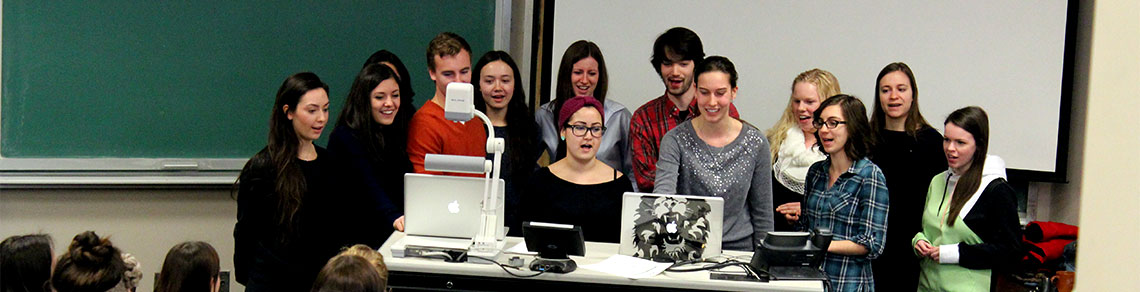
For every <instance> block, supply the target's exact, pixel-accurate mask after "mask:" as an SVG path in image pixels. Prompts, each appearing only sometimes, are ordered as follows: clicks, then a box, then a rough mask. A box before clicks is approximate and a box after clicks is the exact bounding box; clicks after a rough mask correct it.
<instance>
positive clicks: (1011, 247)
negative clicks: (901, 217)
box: [912, 107, 1021, 291]
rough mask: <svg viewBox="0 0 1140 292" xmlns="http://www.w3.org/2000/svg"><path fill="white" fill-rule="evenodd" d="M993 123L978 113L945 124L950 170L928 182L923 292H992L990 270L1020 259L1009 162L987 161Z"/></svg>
mask: <svg viewBox="0 0 1140 292" xmlns="http://www.w3.org/2000/svg"><path fill="white" fill-rule="evenodd" d="M988 146H989V118H988V117H987V116H986V112H985V111H983V110H982V109H981V108H979V107H966V108H962V109H959V110H956V111H954V112H953V113H951V114H950V116H949V117H947V118H946V135H945V138H944V139H943V142H942V149H943V150H944V152H945V153H946V162H947V164H949V165H950V169H949V170H947V171H944V172H942V173H941V174H938V175H937V176H935V177H934V178H933V179H931V181H930V188H929V189H928V191H927V194H926V208H925V210H924V211H923V214H922V232H919V233H918V234H916V235H915V236H914V239H913V240H912V243H913V245H914V252H915V254H916V255H918V256H919V257H921V258H922V260H921V263H920V266H921V269H922V270H921V273H920V275H919V279H918V282H919V283H918V290H919V291H989V289H990V278H991V269H1000V268H1003V267H1009V266H1011V265H1012V264H1014V263H1016V262H1017V260H1018V257H1019V255H1021V244H1020V239H1021V231H1020V223H1019V222H1018V217H1017V199H1016V198H1015V197H1014V192H1013V188H1011V187H1010V186H1009V184H1008V183H1006V181H1005V162H1004V161H1002V160H1001V158H999V157H997V156H987V155H986V150H987V148H988Z"/></svg>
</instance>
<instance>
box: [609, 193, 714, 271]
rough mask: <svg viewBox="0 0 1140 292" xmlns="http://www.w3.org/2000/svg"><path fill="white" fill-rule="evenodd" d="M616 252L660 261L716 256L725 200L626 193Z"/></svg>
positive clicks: (689, 259) (690, 259)
mask: <svg viewBox="0 0 1140 292" xmlns="http://www.w3.org/2000/svg"><path fill="white" fill-rule="evenodd" d="M621 218H622V219H621V220H622V221H621V232H622V234H621V245H620V246H619V250H618V252H619V253H620V254H623V255H628V256H633V257H639V258H644V259H649V260H654V261H659V262H679V261H692V260H700V259H704V258H709V257H714V256H719V255H720V252H721V235H723V234H722V232H723V231H722V230H723V224H724V200H723V199H721V198H718V197H702V196H683V195H663V194H647V193H634V192H629V193H625V195H624V197H623V198H622V207H621Z"/></svg>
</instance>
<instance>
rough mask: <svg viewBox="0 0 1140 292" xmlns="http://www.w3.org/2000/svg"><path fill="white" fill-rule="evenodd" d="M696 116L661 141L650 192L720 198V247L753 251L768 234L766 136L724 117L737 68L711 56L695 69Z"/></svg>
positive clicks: (769, 176)
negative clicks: (697, 112)
mask: <svg viewBox="0 0 1140 292" xmlns="http://www.w3.org/2000/svg"><path fill="white" fill-rule="evenodd" d="M694 74H695V76H696V84H697V96H696V98H697V106H698V108H699V109H700V111H701V115H700V117H698V118H694V119H692V120H689V121H686V122H684V123H681V124H679V125H677V127H676V128H673V129H672V130H669V132H668V133H666V134H665V137H664V138H662V139H661V153H660V155H661V156H660V158H659V159H658V160H657V178H656V181H655V182H654V185H655V187H654V190H653V192H654V193H661V194H681V195H695V196H710V197H720V198H723V199H724V234H723V236H722V237H721V239H722V241H723V242H722V248H724V249H731V250H744V251H752V249H753V247H754V246H756V244H759V243H760V240H761V239H763V236H764V235H766V234H767V232H768V231H772V229H773V227H772V222H773V220H772V214H773V210H774V209H773V207H772V163H771V162H770V160H771V155H770V154H769V152H768V147H769V145H768V138H765V137H764V133H763V132H761V131H760V130H759V129H757V128H756V127H754V126H752V125H750V124H748V123H745V122H743V121H740V120H737V119H734V118H731V117H729V116H728V109H729V106H730V105H731V104H732V101H733V100H735V99H736V91H737V87H736V79H737V75H736V67H735V66H733V64H732V61H729V60H728V59H727V58H725V57H721V56H712V57H709V58H707V59H705V60H704V61H703V62H701V64H699V65H697V68H696V70H695V72H694Z"/></svg>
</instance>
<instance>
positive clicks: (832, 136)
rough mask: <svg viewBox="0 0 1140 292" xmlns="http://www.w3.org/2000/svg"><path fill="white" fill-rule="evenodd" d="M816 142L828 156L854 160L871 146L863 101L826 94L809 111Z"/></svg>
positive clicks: (860, 156) (869, 127) (846, 96)
mask: <svg viewBox="0 0 1140 292" xmlns="http://www.w3.org/2000/svg"><path fill="white" fill-rule="evenodd" d="M812 123H813V125H814V126H815V128H816V132H815V138H816V145H817V146H819V148H820V149H821V150H823V152H824V153H825V154H827V155H829V156H831V157H832V159H840V158H842V159H845V160H850V161H857V160H859V159H862V158H863V157H865V156H867V153H868V151H870V149H871V145H872V143H871V141H873V137H871V133H870V131H871V125H870V124H869V123H868V122H867V110H866V107H864V106H863V102H862V101H859V99H858V98H855V97H854V96H850V95H846V94H840V95H836V96H832V97H828V98H827V99H826V100H824V101H823V103H821V104H820V105H819V109H816V110H815V113H813V114H812Z"/></svg>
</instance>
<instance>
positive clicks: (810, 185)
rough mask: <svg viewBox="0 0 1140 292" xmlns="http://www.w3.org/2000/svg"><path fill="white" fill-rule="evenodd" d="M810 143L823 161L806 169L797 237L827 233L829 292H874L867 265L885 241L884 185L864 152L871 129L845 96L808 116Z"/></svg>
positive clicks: (860, 104)
mask: <svg viewBox="0 0 1140 292" xmlns="http://www.w3.org/2000/svg"><path fill="white" fill-rule="evenodd" d="M812 123H813V124H814V125H815V128H816V132H815V139H816V141H818V142H816V143H818V144H819V146H820V148H822V149H823V152H824V153H827V158H826V159H824V160H823V161H820V162H816V163H815V164H812V165H811V168H809V169H808V175H807V179H806V180H805V181H804V202H803V204H802V209H803V214H802V215H800V214H795V215H797V216H796V217H797V218H798V220H797V221H796V227H797V228H798V229H800V230H801V231H809V230H815V229H821V228H827V229H830V230H831V233H832V234H833V237H832V240H831V245H830V246H828V247H827V254H826V256H824V262H823V266H822V268H823V272H824V273H825V274H827V277H828V279H829V280H830V282H831V287H832V288H833V289H832V291H874V290H875V279H874V278H873V276H872V275H871V273H872V270H871V260H873V259H875V258H876V257H878V256H879V255H880V254H882V253H883V246H884V244H883V242H884V240H885V239H886V237H887V235H888V234H887V208H888V204H889V202H888V201H889V199H888V198H887V196H888V194H887V185H886V182H885V181H884V179H883V172H882V171H880V170H879V167H878V166H875V164H874V163H872V162H871V160H870V159H869V158H867V153H868V152H867V151H869V150H870V147H871V145H873V143H871V141H869V140H871V139H873V138H872V137H871V133H870V130H871V125H870V124H869V123H868V122H867V110H866V107H864V106H863V102H861V101H859V99H858V98H855V97H853V96H850V95H843V94H840V95H836V96H832V97H829V98H827V99H826V100H824V101H823V103H821V104H820V105H819V109H816V110H815V113H813V114H812Z"/></svg>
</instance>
